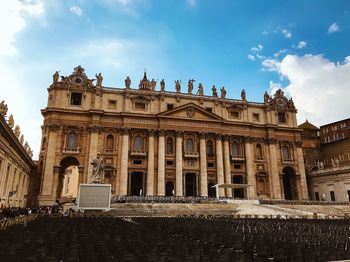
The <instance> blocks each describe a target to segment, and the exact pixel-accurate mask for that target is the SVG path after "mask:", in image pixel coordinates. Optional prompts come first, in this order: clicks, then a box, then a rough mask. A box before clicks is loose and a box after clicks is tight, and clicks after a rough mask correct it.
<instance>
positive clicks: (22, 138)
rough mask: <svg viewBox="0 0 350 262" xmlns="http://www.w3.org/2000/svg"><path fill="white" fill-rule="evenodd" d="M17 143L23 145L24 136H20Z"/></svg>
mask: <svg viewBox="0 0 350 262" xmlns="http://www.w3.org/2000/svg"><path fill="white" fill-rule="evenodd" d="M19 142H20V143H21V145H23V142H24V135H23V134H22V135H21V138H20V139H19Z"/></svg>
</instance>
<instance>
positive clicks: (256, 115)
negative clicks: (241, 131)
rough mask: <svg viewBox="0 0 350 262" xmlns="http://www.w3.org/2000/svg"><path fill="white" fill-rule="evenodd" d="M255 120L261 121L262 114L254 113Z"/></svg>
mask: <svg viewBox="0 0 350 262" xmlns="http://www.w3.org/2000/svg"><path fill="white" fill-rule="evenodd" d="M253 121H254V122H259V121H260V115H259V114H258V113H253Z"/></svg>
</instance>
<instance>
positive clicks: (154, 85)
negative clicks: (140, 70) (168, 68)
mask: <svg viewBox="0 0 350 262" xmlns="http://www.w3.org/2000/svg"><path fill="white" fill-rule="evenodd" d="M156 85H157V81H155V80H154V78H152V80H151V90H155V89H156Z"/></svg>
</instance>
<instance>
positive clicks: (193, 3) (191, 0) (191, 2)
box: [186, 0, 197, 6]
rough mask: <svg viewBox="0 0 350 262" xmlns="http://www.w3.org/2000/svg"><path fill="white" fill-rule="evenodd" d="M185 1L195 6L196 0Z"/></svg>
mask: <svg viewBox="0 0 350 262" xmlns="http://www.w3.org/2000/svg"><path fill="white" fill-rule="evenodd" d="M186 1H187V3H188V4H189V5H190V6H196V5H197V0H186Z"/></svg>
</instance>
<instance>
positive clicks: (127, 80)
mask: <svg viewBox="0 0 350 262" xmlns="http://www.w3.org/2000/svg"><path fill="white" fill-rule="evenodd" d="M130 85H131V79H130V78H129V76H127V77H126V79H125V88H126V89H130Z"/></svg>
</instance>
